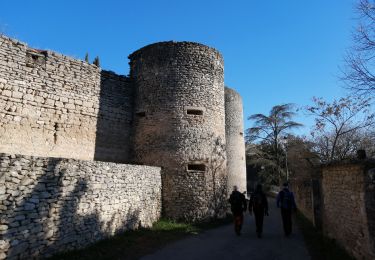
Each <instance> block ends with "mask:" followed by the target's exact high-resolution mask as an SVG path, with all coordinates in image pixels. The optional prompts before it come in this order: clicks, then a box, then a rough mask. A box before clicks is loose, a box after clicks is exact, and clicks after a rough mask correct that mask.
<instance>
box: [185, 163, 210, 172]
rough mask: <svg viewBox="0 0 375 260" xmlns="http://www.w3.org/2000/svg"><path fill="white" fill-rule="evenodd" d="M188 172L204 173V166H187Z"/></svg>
mask: <svg viewBox="0 0 375 260" xmlns="http://www.w3.org/2000/svg"><path fill="white" fill-rule="evenodd" d="M188 171H200V172H204V171H206V165H204V164H188Z"/></svg>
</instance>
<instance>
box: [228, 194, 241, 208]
mask: <svg viewBox="0 0 375 260" xmlns="http://www.w3.org/2000/svg"><path fill="white" fill-rule="evenodd" d="M241 195H242V194H241V193H239V192H238V193H237V192H236V193H233V194H232V195H231V197H230V204H231V209H232V211H235V212H237V211H242V210H243V198H242V196H241Z"/></svg>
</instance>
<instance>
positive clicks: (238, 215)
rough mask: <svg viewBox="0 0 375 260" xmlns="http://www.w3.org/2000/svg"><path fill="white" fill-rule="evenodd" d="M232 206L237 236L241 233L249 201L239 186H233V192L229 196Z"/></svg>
mask: <svg viewBox="0 0 375 260" xmlns="http://www.w3.org/2000/svg"><path fill="white" fill-rule="evenodd" d="M229 203H230V208H231V211H232V214H233V216H234V231H235V232H236V234H237V236H239V235H241V229H242V224H243V212H244V211H246V208H247V203H246V198H245V195H243V194H242V193H241V192H239V191H238V188H237V186H233V192H232V194H231V195H230V197H229Z"/></svg>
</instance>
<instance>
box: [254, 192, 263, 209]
mask: <svg viewBox="0 0 375 260" xmlns="http://www.w3.org/2000/svg"><path fill="white" fill-rule="evenodd" d="M253 207H254V208H261V207H264V205H263V196H262V194H260V193H254V195H253Z"/></svg>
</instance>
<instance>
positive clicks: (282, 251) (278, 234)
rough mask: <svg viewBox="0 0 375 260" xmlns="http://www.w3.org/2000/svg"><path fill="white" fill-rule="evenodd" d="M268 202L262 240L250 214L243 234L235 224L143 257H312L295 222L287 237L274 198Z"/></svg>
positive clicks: (219, 259)
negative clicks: (234, 229)
mask: <svg viewBox="0 0 375 260" xmlns="http://www.w3.org/2000/svg"><path fill="white" fill-rule="evenodd" d="M269 204H270V216H269V217H265V220H264V233H263V238H261V239H259V238H257V236H256V233H255V224H254V218H253V217H250V215H249V214H248V213H247V214H246V216H245V223H244V227H243V229H242V236H240V237H237V236H236V235H235V234H234V231H233V226H232V225H226V226H223V227H220V228H216V229H213V230H209V231H207V232H204V233H202V234H199V235H196V236H194V237H190V238H187V239H184V240H180V241H178V242H175V243H172V244H170V245H168V246H166V247H165V248H163V249H161V250H159V251H157V252H155V253H154V254H151V255H147V256H145V257H143V258H142V259H145V260H149V259H189V260H190V259H205V260H207V259H217V260H223V259H252V260H253V259H267V260H271V259H288V260H291V259H310V256H309V254H308V252H307V249H306V246H305V244H304V241H303V238H302V234H301V233H300V232H299V230H298V229H297V227H296V225H295V223H293V233H292V235H291V236H290V237H289V238H285V237H284V234H283V230H282V223H281V216H280V212H279V210H278V209H277V208H276V207H275V201H274V199H269Z"/></svg>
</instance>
